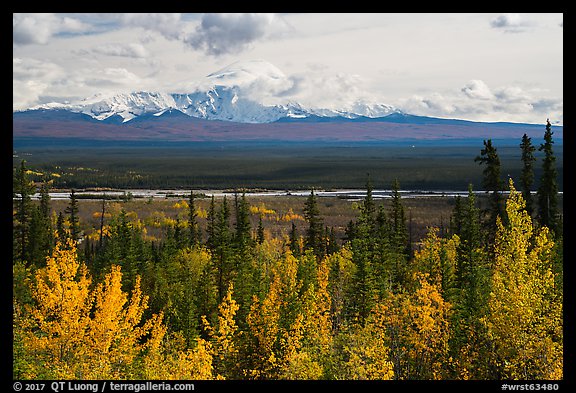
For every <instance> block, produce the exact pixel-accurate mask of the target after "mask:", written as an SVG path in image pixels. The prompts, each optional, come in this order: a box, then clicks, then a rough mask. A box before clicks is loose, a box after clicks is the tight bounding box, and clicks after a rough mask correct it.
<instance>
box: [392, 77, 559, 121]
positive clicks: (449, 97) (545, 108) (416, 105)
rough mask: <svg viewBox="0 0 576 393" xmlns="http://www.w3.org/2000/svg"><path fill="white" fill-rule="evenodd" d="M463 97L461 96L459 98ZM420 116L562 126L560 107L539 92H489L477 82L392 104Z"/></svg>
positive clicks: (519, 89) (511, 89)
mask: <svg viewBox="0 0 576 393" xmlns="http://www.w3.org/2000/svg"><path fill="white" fill-rule="evenodd" d="M461 93H464V94H461ZM396 105H397V106H398V107H399V108H400V109H402V110H404V111H406V112H408V113H412V114H416V115H422V116H437V117H453V118H463V119H471V120H478V121H518V122H533V123H539V122H543V119H546V118H548V117H550V118H553V119H556V120H557V121H559V122H562V119H563V103H562V100H561V99H559V98H552V97H548V96H547V92H546V91H544V90H542V89H526V88H522V87H520V86H502V87H497V88H494V89H490V88H489V87H488V85H487V84H486V83H484V82H483V81H480V80H471V81H469V82H468V83H467V84H466V85H465V86H464V87H462V88H460V89H455V90H452V91H446V92H443V93H438V92H436V93H430V94H427V95H413V96H412V97H410V98H408V99H404V100H399V102H398V103H397V104H396Z"/></svg>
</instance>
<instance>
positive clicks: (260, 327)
mask: <svg viewBox="0 0 576 393" xmlns="http://www.w3.org/2000/svg"><path fill="white" fill-rule="evenodd" d="M280 285H281V284H280V277H279V275H278V274H273V276H272V282H271V283H270V288H269V290H268V293H267V295H266V297H265V298H264V299H263V300H262V301H261V300H259V299H258V297H257V296H256V295H254V296H253V299H252V305H251V306H250V312H249V313H248V316H247V317H246V322H247V324H248V329H249V334H250V336H251V338H252V339H253V343H252V345H251V348H250V352H251V356H252V359H251V364H250V369H247V370H245V374H246V375H247V376H248V377H249V378H254V379H265V378H274V372H275V369H276V367H277V364H278V361H279V359H278V357H277V355H276V341H277V337H278V332H279V330H280V326H279V320H280Z"/></svg>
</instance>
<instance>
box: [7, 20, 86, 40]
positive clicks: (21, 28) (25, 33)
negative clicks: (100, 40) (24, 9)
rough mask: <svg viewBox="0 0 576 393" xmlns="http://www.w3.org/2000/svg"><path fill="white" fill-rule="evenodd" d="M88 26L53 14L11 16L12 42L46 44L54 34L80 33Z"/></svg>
mask: <svg viewBox="0 0 576 393" xmlns="http://www.w3.org/2000/svg"><path fill="white" fill-rule="evenodd" d="M89 29H90V27H89V25H87V24H85V23H83V22H81V21H79V20H77V19H73V18H70V17H65V16H57V15H54V14H49V13H43V14H13V15H12V42H13V43H14V44H15V45H27V44H47V43H48V42H49V40H50V39H51V38H52V37H53V36H54V35H56V34H61V33H82V32H85V31H89Z"/></svg>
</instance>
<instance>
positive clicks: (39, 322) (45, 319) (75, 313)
mask: <svg viewBox="0 0 576 393" xmlns="http://www.w3.org/2000/svg"><path fill="white" fill-rule="evenodd" d="M35 283H36V284H35V286H34V287H33V288H32V297H33V299H34V300H35V306H30V307H28V315H29V318H28V319H27V320H26V321H24V322H23V323H24V326H23V329H24V332H25V333H24V336H23V343H24V347H25V348H26V350H27V351H28V352H29V353H30V356H31V357H32V358H35V360H36V362H35V363H36V366H37V368H38V370H37V372H38V373H39V374H40V375H42V376H43V377H45V378H47V379H74V378H86V376H85V375H82V373H81V372H79V371H80V370H78V367H77V366H78V364H81V363H82V361H83V359H84V357H85V356H86V351H87V348H86V340H85V339H86V334H87V331H88V329H89V328H90V314H89V313H90V309H91V307H92V294H91V293H90V283H91V279H90V277H89V276H88V272H87V269H86V267H85V266H84V265H82V264H80V262H78V260H77V257H76V244H75V242H74V241H72V240H70V239H69V240H68V241H67V242H66V244H60V243H58V244H56V246H55V248H54V250H53V252H52V255H51V256H49V257H48V258H46V267H45V268H43V269H39V270H38V271H37V272H36V274H35ZM26 377H28V376H26ZM30 377H34V376H30Z"/></svg>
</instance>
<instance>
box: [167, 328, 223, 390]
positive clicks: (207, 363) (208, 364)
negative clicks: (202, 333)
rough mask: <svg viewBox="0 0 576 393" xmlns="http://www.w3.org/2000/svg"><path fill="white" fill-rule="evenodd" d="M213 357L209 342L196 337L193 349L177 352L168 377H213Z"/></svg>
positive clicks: (202, 378) (193, 378) (186, 378)
mask: <svg viewBox="0 0 576 393" xmlns="http://www.w3.org/2000/svg"><path fill="white" fill-rule="evenodd" d="M213 359H214V358H213V356H212V345H211V344H210V342H208V341H206V340H204V339H202V338H197V339H196V347H195V348H194V349H189V350H187V351H182V352H179V353H178V358H177V361H176V365H175V370H174V371H173V373H172V375H170V379H185V380H196V379H199V380H207V379H214V372H213V371H214V367H213Z"/></svg>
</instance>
